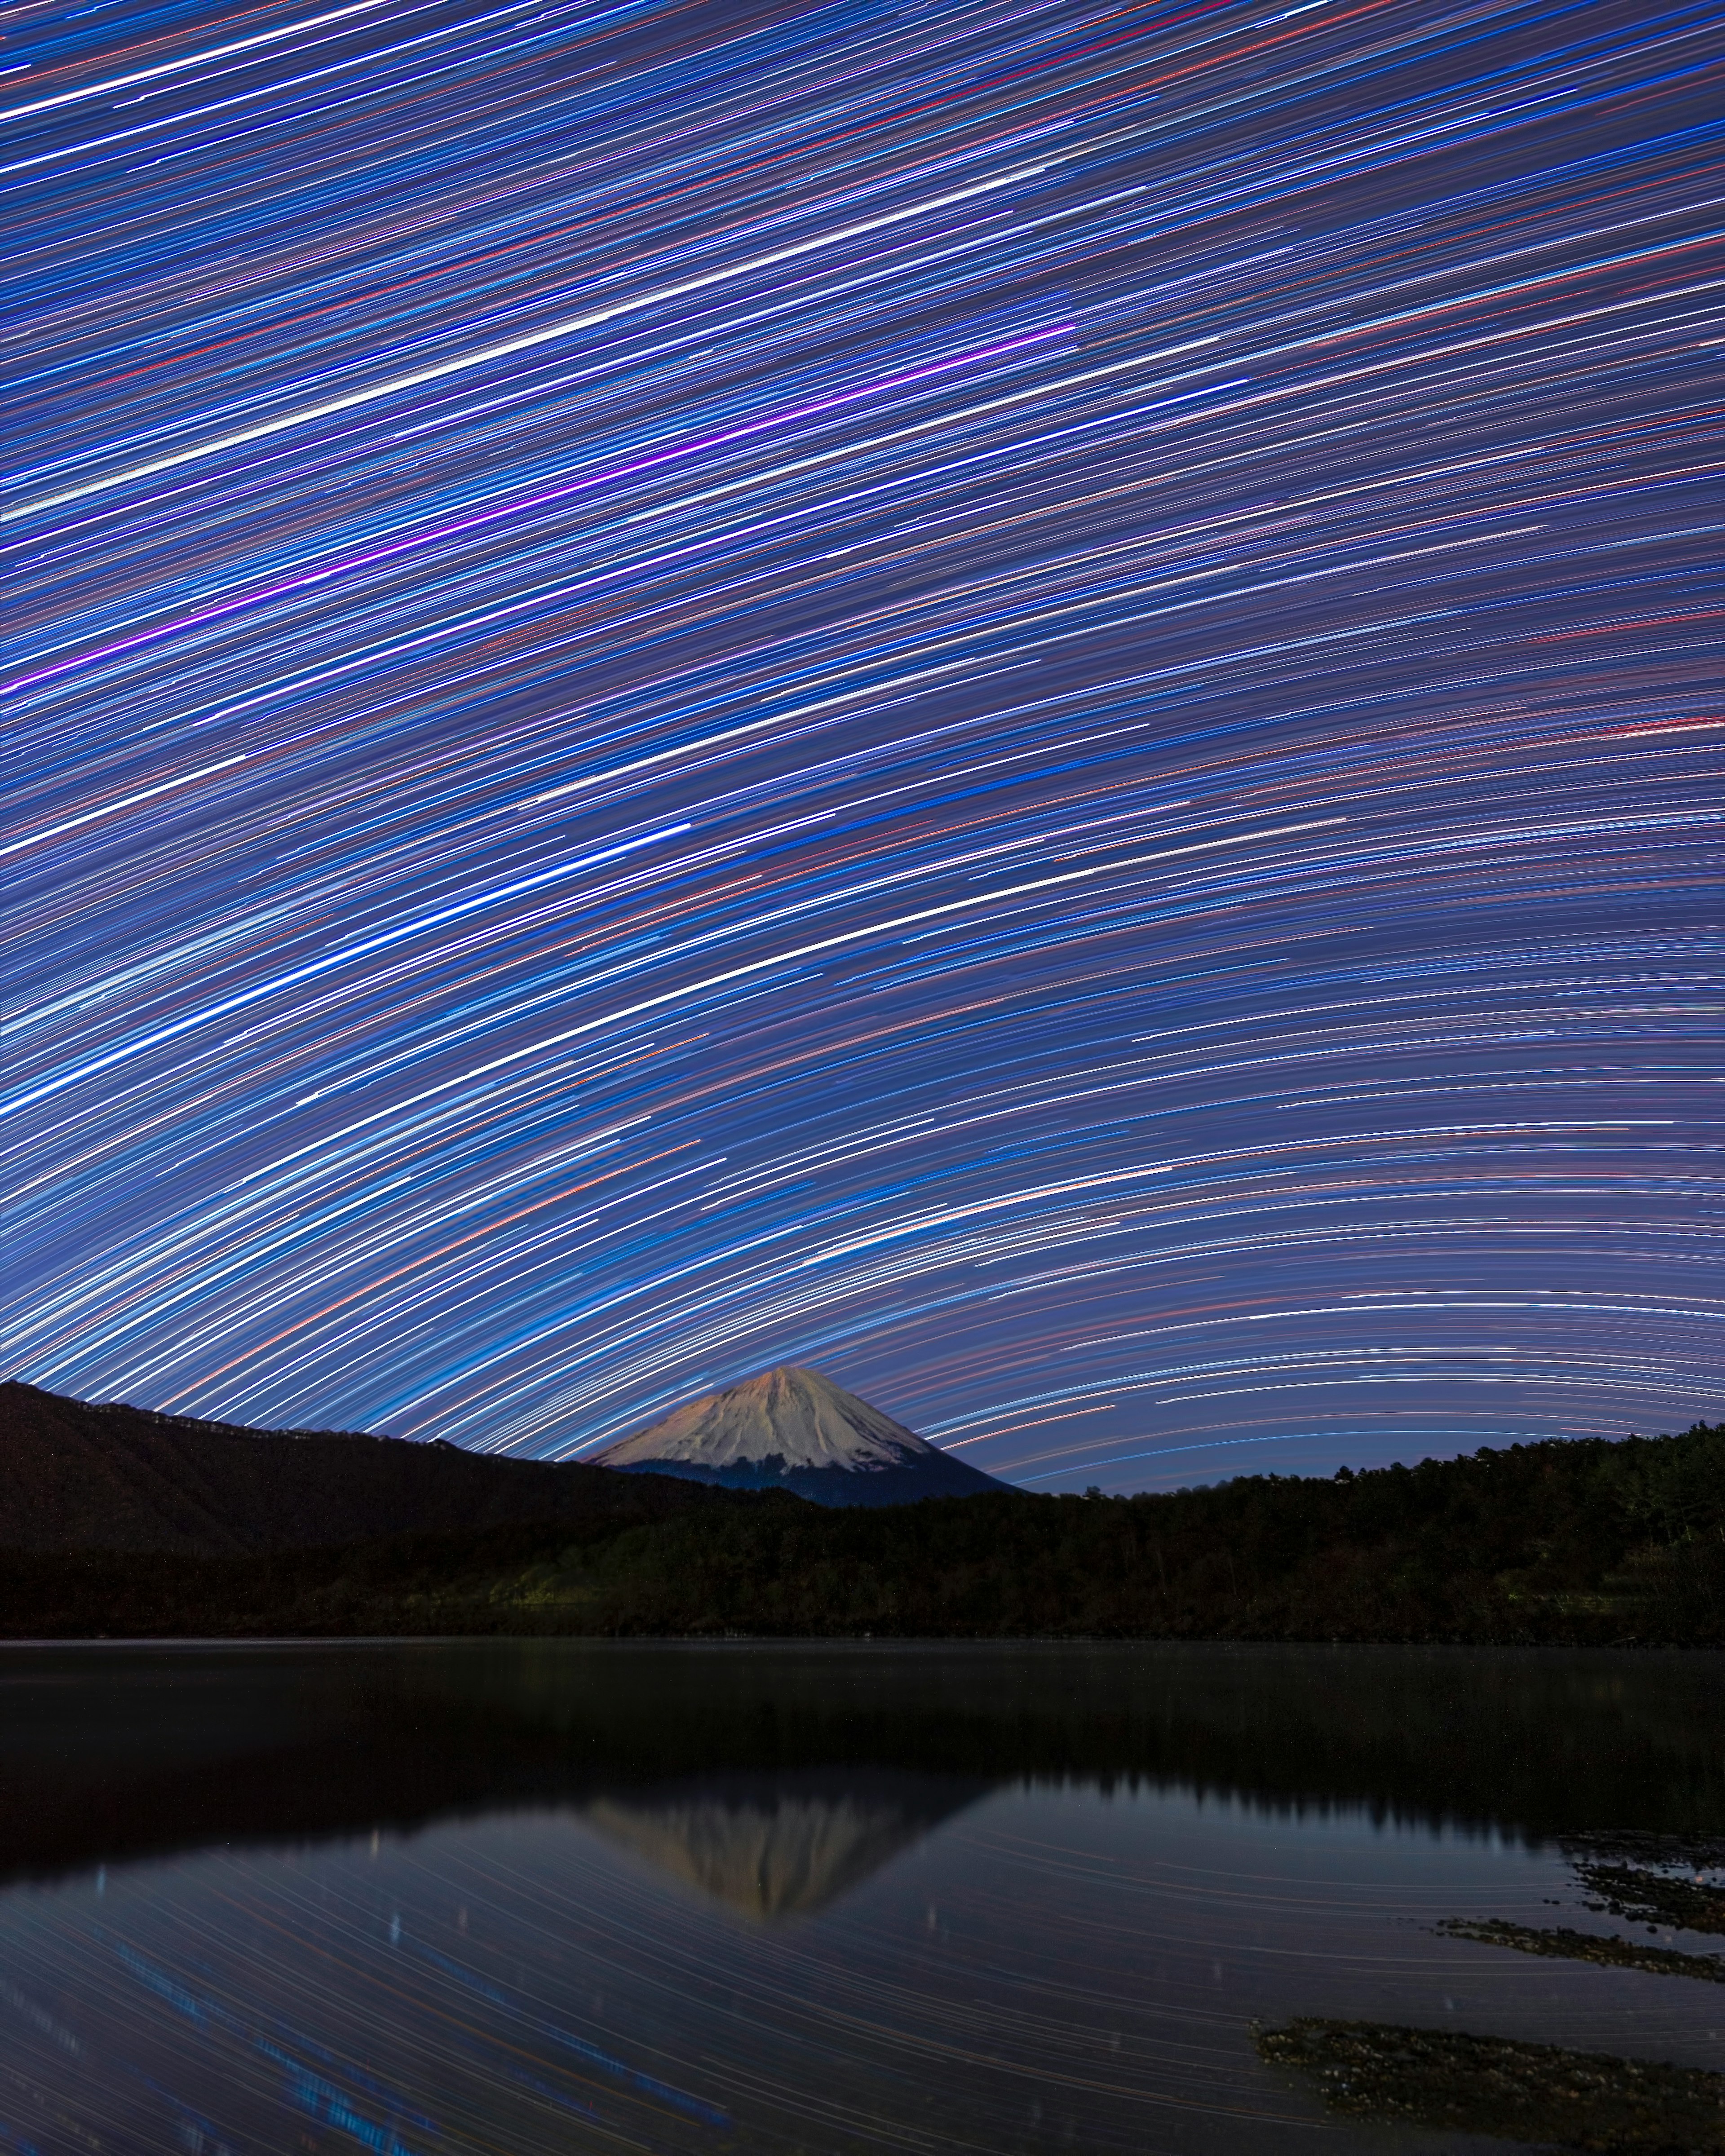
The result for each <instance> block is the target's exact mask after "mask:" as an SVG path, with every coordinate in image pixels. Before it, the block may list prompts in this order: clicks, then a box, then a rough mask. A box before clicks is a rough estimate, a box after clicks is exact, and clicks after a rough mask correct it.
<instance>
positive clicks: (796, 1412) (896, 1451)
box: [594, 1366, 935, 1474]
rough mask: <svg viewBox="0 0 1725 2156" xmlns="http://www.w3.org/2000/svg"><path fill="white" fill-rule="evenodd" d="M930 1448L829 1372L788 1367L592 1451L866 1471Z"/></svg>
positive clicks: (630, 1462)
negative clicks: (603, 1447)
mask: <svg viewBox="0 0 1725 2156" xmlns="http://www.w3.org/2000/svg"><path fill="white" fill-rule="evenodd" d="M934 1449H935V1448H934V1447H933V1446H932V1445H929V1444H927V1443H925V1441H924V1440H922V1438H920V1437H918V1436H917V1435H916V1432H915V1430H906V1428H905V1426H904V1424H902V1423H901V1422H895V1421H894V1420H893V1419H892V1417H891V1415H889V1414H882V1413H881V1411H880V1409H879V1408H873V1407H870V1405H869V1404H868V1402H867V1401H866V1400H861V1399H858V1398H857V1396H856V1394H855V1393H847V1392H846V1391H845V1389H844V1387H843V1386H842V1385H835V1384H834V1383H833V1381H832V1379H831V1378H823V1377H822V1376H821V1375H820V1374H819V1372H818V1371H814V1370H798V1369H796V1368H791V1367H788V1366H787V1367H786V1368H783V1369H778V1370H765V1371H762V1373H761V1374H760V1375H759V1376H758V1377H755V1378H745V1379H744V1380H743V1382H742V1383H741V1384H740V1385H727V1386H726V1387H725V1389H723V1391H721V1392H716V1393H705V1394H702V1395H701V1398H700V1399H694V1400H690V1401H689V1402H687V1404H685V1405H684V1406H682V1407H680V1408H678V1409H676V1410H675V1413H674V1414H669V1415H667V1416H666V1417H665V1419H664V1421H663V1422H656V1423H655V1424H652V1426H651V1427H650V1428H649V1429H647V1430H637V1431H636V1432H635V1434H634V1436H632V1437H626V1438H624V1440H622V1441H621V1443H619V1444H617V1445H611V1446H609V1447H608V1449H607V1450H605V1451H603V1452H601V1453H598V1454H596V1455H594V1457H595V1459H596V1460H598V1462H600V1463H601V1464H603V1466H607V1467H635V1466H645V1465H646V1464H647V1462H648V1461H649V1460H686V1461H690V1462H695V1463H698V1464H699V1465H700V1466H703V1467H712V1468H721V1467H735V1466H741V1465H742V1464H744V1463H748V1464H751V1465H753V1464H756V1463H758V1462H760V1461H762V1460H773V1459H778V1460H783V1462H784V1464H785V1466H786V1467H787V1468H793V1467H841V1468H845V1469H846V1470H848V1471H850V1472H851V1473H852V1474H856V1473H863V1474H866V1473H868V1472H869V1471H870V1470H871V1469H873V1470H876V1471H879V1470H880V1469H883V1468H891V1467H906V1466H910V1465H911V1463H912V1462H913V1461H914V1460H916V1459H918V1458H919V1457H921V1456H922V1455H927V1454H929V1453H932V1451H933V1450H934Z"/></svg>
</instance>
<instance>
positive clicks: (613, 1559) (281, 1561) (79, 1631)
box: [0, 1424, 1725, 1645]
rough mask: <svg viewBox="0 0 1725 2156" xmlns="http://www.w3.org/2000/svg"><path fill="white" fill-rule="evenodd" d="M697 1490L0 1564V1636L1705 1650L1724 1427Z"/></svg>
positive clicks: (1719, 1547)
mask: <svg viewBox="0 0 1725 2156" xmlns="http://www.w3.org/2000/svg"><path fill="white" fill-rule="evenodd" d="M632 1479H633V1480H634V1481H635V1483H636V1485H637V1486H638V1487H639V1486H640V1485H641V1484H642V1483H649V1484H650V1483H651V1482H653V1481H657V1480H658V1479H659V1478H656V1477H646V1476H643V1477H637V1478H632ZM703 1494H704V1495H706V1496H710V1498H711V1501H709V1502H706V1503H702V1504H700V1505H697V1506H694V1507H680V1508H679V1509H677V1510H675V1512H669V1513H667V1514H665V1516H662V1517H658V1518H649V1519H647V1520H644V1521H640V1522H639V1523H631V1524H620V1523H619V1522H618V1520H617V1519H616V1518H615V1517H590V1518H588V1519H586V1520H585V1521H581V1522H577V1521H572V1520H570V1519H567V1518H565V1519H562V1520H557V1521H552V1522H540V1523H526V1524H513V1525H511V1524H504V1525H499V1526H495V1527H488V1528H485V1529H481V1530H477V1531H473V1532H440V1533H427V1532H418V1533H411V1534H403V1535H397V1536H394V1537H389V1538H388V1539H386V1540H382V1541H375V1542H371V1543H359V1544H354V1545H350V1546H349V1547H347V1548H341V1549H328V1548H324V1549H302V1550H295V1551H280V1550H278V1551H275V1552H270V1553H260V1554H258V1555H255V1556H252V1557H244V1558H198V1557H191V1556H182V1555H167V1554H157V1555H152V1554H131V1555H122V1554H112V1553H102V1552H100V1551H74V1552H69V1553H14V1554H13V1555H11V1556H10V1557H9V1558H8V1563H7V1564H6V1566H5V1568H3V1573H0V1635H5V1636H8V1637H11V1638H20V1637H35V1638H67V1637H80V1636H85V1637H87V1636H90V1635H106V1636H110V1637H127V1636H132V1637H136V1636H140V1635H144V1636H156V1637H167V1636H176V1635H177V1636H204V1637H208V1636H218V1635H230V1636H258V1635H270V1634H274V1635H307V1636H328V1635H356V1634H360V1635H363V1634H371V1635H382V1634H418V1635H426V1634H439V1633H444V1634H449V1633H485V1632H494V1633H567V1634H583V1635H602V1636H603V1635H687V1634H696V1635H701V1634H706V1635H721V1634H724V1633H727V1632H736V1633H749V1634H757V1635H780V1636H788V1635H815V1636H823V1635H824V1636H841V1635H859V1634H873V1635H886V1636H892V1635H896V1636H901V1637H953V1638H1003V1637H1014V1636H1019V1637H1023V1636H1033V1637H1034V1636H1055V1637H1060V1636H1064V1637H1086V1636H1087V1637H1096V1638H1162V1639H1192V1640H1197V1639H1224V1640H1225V1639H1238V1640H1384V1641H1395V1640H1407V1641H1414V1640H1422V1641H1445V1640H1453V1641H1474V1642H1481V1643H1484V1642H1498V1643H1506V1644H1507V1643H1517V1642H1525V1643H1529V1644H1533V1643H1542V1642H1543V1643H1550V1644H1570V1645H1610V1644H1637V1645H1656V1644H1667V1645H1671V1644H1675V1645H1700V1644H1720V1643H1725V1425H1714V1426H1709V1425H1707V1424H1697V1425H1696V1426H1695V1427H1694V1428H1693V1429H1692V1430H1689V1431H1688V1432H1686V1434H1685V1435H1681V1436H1678V1437H1660V1438H1638V1437H1631V1438H1629V1439H1626V1440H1622V1441H1620V1442H1616V1443H1613V1442H1608V1441H1606V1440H1570V1441H1562V1442H1551V1443H1546V1444H1540V1445H1515V1446H1512V1447H1510V1448H1509V1449H1508V1450H1502V1451H1492V1450H1487V1451H1481V1452H1477V1453H1475V1454H1472V1455H1470V1456H1468V1457H1466V1458H1465V1459H1461V1460H1427V1461H1425V1462H1422V1463H1421V1465H1420V1466H1417V1467H1413V1468H1407V1467H1402V1466H1394V1467H1389V1468H1386V1469H1383V1470H1379V1471H1373V1472H1370V1473H1365V1474H1359V1475H1353V1474H1350V1473H1349V1472H1348V1471H1347V1470H1346V1469H1343V1470H1342V1471H1340V1472H1339V1473H1338V1474H1337V1476H1335V1477H1334V1478H1333V1479H1332V1480H1330V1481H1321V1480H1318V1479H1316V1478H1303V1477H1297V1476H1242V1477H1241V1478H1240V1479H1239V1480H1238V1481H1231V1482H1226V1483H1222V1484H1219V1485H1218V1486H1214V1487H1210V1488H1206V1489H1196V1490H1184V1491H1177V1492H1175V1493H1173V1494H1172V1495H1168V1496H1137V1497H1130V1498H1111V1497H1105V1496H1101V1494H1100V1493H1099V1492H1093V1493H1091V1495H1089V1496H1084V1497H1052V1496H1029V1495H1027V1494H1024V1493H1023V1492H1018V1491H1014V1492H1010V1493H1003V1494H1001V1495H999V1496H979V1497H965V1498H942V1499H935V1500H931V1501H927V1502H924V1503H922V1504H918V1505H907V1506H904V1507H894V1508H889V1509H883V1510H880V1511H874V1510H861V1509H860V1510H847V1511H834V1510H828V1509H824V1508H822V1507H816V1506H814V1505H810V1504H806V1503H804V1502H803V1501H801V1500H800V1499H798V1498H794V1497H790V1496H781V1495H778V1494H771V1495H767V1496H745V1495H735V1496H733V1495H731V1494H729V1493H721V1492H711V1493H703Z"/></svg>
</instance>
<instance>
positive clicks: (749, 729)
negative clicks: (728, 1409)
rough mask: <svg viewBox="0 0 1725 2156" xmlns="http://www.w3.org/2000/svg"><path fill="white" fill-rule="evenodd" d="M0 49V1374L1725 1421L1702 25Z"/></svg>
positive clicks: (36, 22)
mask: <svg viewBox="0 0 1725 2156" xmlns="http://www.w3.org/2000/svg"><path fill="white" fill-rule="evenodd" d="M15 23H16V33H15V36H14V38H13V44H12V46H11V49H10V51H9V53H8V55H7V61H8V64H7V65H6V67H5V69H4V71H3V72H0V103H3V108H4V113H3V116H4V156H3V164H4V172H3V184H4V185H5V187H7V189H8V206H9V208H10V212H11V216H12V221H13V228H14V230H15V231H18V232H20V233H21V234H23V238H22V239H20V241H19V242H18V245H17V246H16V248H15V249H14V251H13V256H12V259H11V262H10V264H9V266H8V268H7V269H6V270H5V272H4V273H3V274H4V276H5V279H6V282H7V287H8V290H7V300H8V306H7V314H8V320H9V321H10V322H11V323H12V325H13V340H12V357H11V359H10V362H9V375H10V382H11V388H10V394H9V397H8V403H9V406H10V410H11V418H12V427H11V430H10V431H11V434H12V440H13V452H14V462H15V465H16V466H17V469H16V470H15V471H14V474H13V484H12V487H11V489H10V492H9V495H8V500H7V504H6V506H5V509H4V512H3V524H0V544H3V547H4V550H5V564H6V567H5V574H6V578H7V583H8V593H9V596H10V607H9V613H10V618H11V624H12V634H11V636H10V639H8V646H9V649H8V689H7V702H6V707H5V708H6V718H5V721H4V725H5V729H6V741H7V751H8V754H7V761H8V771H9V783H8V817H7V819H6V828H5V830H4V833H3V835H0V864H3V867H4V870H5V875H6V881H7V886H8V925H9V936H8V945H9V952H8V977H9V978H8V988H7V991H6V996H5V1013H4V1045H5V1055H4V1067H3V1074H0V1075H3V1083H4V1093H3V1097H0V1151H3V1155H4V1173H5V1177H6V1183H7V1188H8V1197H7V1202H6V1208H5V1218H6V1240H5V1277H4V1287H5V1323H4V1328H3V1336H0V1337H3V1338H4V1341H5V1343H6V1347H5V1363H4V1373H5V1374H8V1375H12V1376H18V1377H22V1378H28V1379H29V1380H30V1381H32V1382H33V1383H38V1384H42V1385H46V1386H49V1387H51V1388H53V1389H55V1390H58V1391H62V1392H69V1393H75V1394H80V1396H82V1397H85V1398H88V1399H131V1400H134V1401H136V1402H138V1403H140V1404H146V1405H149V1406H154V1407H159V1408H165V1409H173V1410H175V1411H177V1412H180V1413H185V1414H205V1415H213V1416H219V1417H222V1418H225V1419H231V1420H236V1421H246V1422H251V1423H255V1424H278V1425H295V1426H306V1425H311V1424H325V1425H333V1426H338V1427H347V1428H362V1429H372V1430H389V1431H392V1432H394V1433H397V1434H399V1435H409V1436H419V1437H432V1436H440V1437H444V1438H447V1439H449V1440H453V1441H454V1442H456V1443H459V1444H462V1445H472V1446H477V1447H480V1448H482V1449H486V1450H497V1451H504V1452H516V1453H520V1454H523V1455H547V1456H566V1455H577V1454H578V1453H580V1452H582V1451H583V1450H587V1449H588V1448H589V1447H592V1446H594V1445H599V1444H601V1443H603V1442H606V1441H608V1440H612V1439H614V1438H615V1437H616V1436H617V1435H619V1434H620V1433H621V1432H623V1431H624V1430H627V1429H629V1428H630V1427H632V1426H634V1425H635V1424H639V1423H641V1422H643V1421H645V1420H647V1419H649V1418H651V1417H654V1416H655V1415H658V1414H662V1413H665V1412H666V1411H667V1410H668V1409H670V1408H671V1407H672V1406H674V1405H675V1404H677V1403H678V1402H679V1401H680V1400H681V1399H685V1398H686V1397H688V1396H689V1395H690V1394H693V1393H696V1392H699V1391H701V1390H704V1389H707V1388H709V1387H711V1386H714V1385H717V1384H722V1383H730V1382H732V1381H734V1380H736V1379H737V1378H742V1377H743V1376H746V1375H747V1374H748V1373H751V1372H752V1371H754V1370H757V1369H759V1368H763V1367H765V1366H767V1365H768V1364H770V1363H778V1362H796V1363H809V1364H812V1365H814V1366H815V1367H816V1368H821V1369H823V1370H824V1371H826V1372H827V1373H829V1374H830V1375H831V1376H833V1377H834V1378H837V1379H838V1380H839V1382H840V1383H843V1384H845V1385H846V1386H848V1387H850V1389H853V1390H855V1391H857V1392H860V1393H861V1394H864V1395H865V1397H866V1398H868V1399H872V1400H875V1401H876V1402H877V1403H878V1404H880V1405H881V1406H882V1407H884V1408H886V1409H888V1410H889V1411H890V1412H891V1413H892V1414H895V1415H896V1416H898V1417H900V1418H901V1419H903V1420H905V1421H906V1422H909V1423H910V1424H912V1426H914V1427H916V1428H917V1429H919V1430H922V1431H923V1432H924V1434H925V1435H928V1436H930V1437H931V1438H932V1439H934V1440H936V1441H937V1442H939V1443H943V1444H947V1445H961V1446H963V1448H965V1450H963V1455H962V1456H963V1457H964V1458H966V1459H968V1460H971V1461H972V1462H973V1463H974V1464H975V1465H977V1466H982V1467H985V1468H987V1469H988V1471H991V1472H993V1473H995V1474H998V1475H1001V1476H1004V1477H1005V1478H1007V1479H1009V1480H1010V1481H1016V1482H1020V1483H1023V1484H1024V1485H1025V1486H1029V1487H1032V1488H1037V1489H1045V1490H1047V1489H1061V1488H1066V1489H1077V1488H1081V1487H1084V1486H1087V1485H1090V1484H1092V1483H1096V1484H1100V1485H1101V1486H1103V1487H1104V1488H1106V1489H1113V1490H1127V1489H1134V1488H1141V1487H1142V1488H1154V1487H1159V1486H1171V1485H1173V1484H1177V1483H1179V1482H1183V1481H1201V1480H1207V1479H1210V1478H1212V1477H1214V1476H1219V1475H1225V1474H1230V1473H1235V1472H1240V1471H1264V1470H1270V1469H1274V1470H1277V1471H1322V1472H1328V1471H1332V1469H1333V1468H1334V1467H1336V1466H1337V1465H1338V1464H1341V1463H1343V1462H1347V1463H1349V1464H1352V1465H1353V1466H1366V1465H1372V1464H1376V1463H1379V1462H1383V1461H1387V1460H1391V1459H1404V1460H1410V1459H1414V1458H1417V1457H1419V1456H1421V1455H1425V1454H1427V1453H1434V1452H1435V1453H1450V1452H1455V1451H1458V1450H1466V1449H1471V1447H1473V1446H1474V1445H1479V1444H1483V1443H1503V1442H1509V1441H1514V1440H1519V1439H1524V1438H1540V1437H1546V1436H1552V1435H1584V1434H1594V1433H1599V1434H1605V1435H1620V1434H1622V1433H1623V1432H1624V1431H1625V1430H1629V1429H1631V1428H1635V1429H1640V1430H1653V1429H1661V1428H1663V1429H1670V1428H1679V1427H1682V1426H1683V1425H1685V1424H1687V1423H1689V1422H1692V1421H1693V1420H1695V1419H1697V1418H1698V1417H1702V1416H1709V1417H1711V1416H1712V1415H1714V1414H1717V1413H1718V1412H1719V1410H1720V1408H1721V1399H1720V1379H1721V1375H1722V1372H1721V1358H1720V1353H1719V1342H1720V1324H1719V1321H1720V1318H1721V1315H1722V1312H1725V1296H1722V1293H1721V1286H1722V1283H1721V1277H1720V1262H1719V1260H1720V1249H1721V1245H1720V1241H1719V1235H1718V1212H1719V1208H1718V1176H1717V1163H1718V1158H1719V1155H1718V1132H1717V1118H1716V1116H1715V1115H1714V1112H1713V1107H1714V1103H1715V1102H1716V1101H1717V1086H1718V1085H1719V1082H1720V1079H1719V1073H1720V1070H1721V1069H1722V1065H1721V1062H1720V1056H1719V1039H1720V1025H1719V998H1718V988H1719V976H1720V945H1719V936H1718V930H1719V908H1718V896H1717V893H1718V865H1719V853H1718V842H1719V826H1720V822H1721V818H1722V813H1725V812H1722V808H1721V805H1720V792H1719V783H1718V772H1719V762H1718V758H1719V750H1720V747H1721V745H1722V742H1725V706H1722V705H1721V704H1720V703H1719V701H1718V700H1717V680H1718V669H1717V649H1718V645H1717V627H1716V624H1717V589H1718V587H1717V572H1716V565H1717V551H1718V536H1719V531H1720V528H1721V524H1722V521H1725V520H1722V518H1721V516H1720V511H1719V501H1720V496H1719V492H1718V462H1719V458H1718V444H1719V442H1720V441H1721V439H1725V435H1722V433H1721V429H1720V425H1719V417H1718V410H1717V406H1718V397H1717V382H1718V378H1719V377H1718V362H1719V356H1720V349H1719V326H1720V323H1721V319H1722V308H1721V300H1722V294H1725V278H1722V274H1721V268H1720V250H1719V247H1718V227H1719V223H1720V220H1719V216H1718V208H1719V205H1718V201H1717V185H1716V173H1717V167H1716V166H1715V165H1714V164H1713V162H1712V156H1713V152H1714V151H1715V149H1716V146H1717V113H1718V111H1719V109H1720V83H1719V79H1718V78H1719V69H1718V63H1717V19H1716V18H1715V16H1714V14H1713V11H1712V9H1710V8H1703V7H1701V6H1695V5H1678V6H1673V7H1668V8H1666V7H1661V6H1659V5H1657V4H1655V5H1653V6H1651V7H1650V6H1642V7H1634V8H1632V7H1630V6H1628V5H1624V4H1608V5H1600V4H1581V5H1574V6H1570V5H1542V6H1531V5H1507V4H1485V5H1466V4H1451V0H1419V4H1414V0H1364V3H1363V4H1352V0H1306V4H1303V5H1299V6H1295V7H1292V8H1288V7H1283V6H1279V5H1277V6H1265V5H1260V4H1254V0H1213V3H1212V4H1198V5H1166V6H1164V5H1153V6H1146V7H1117V6H1106V5H1100V4H1099V5H1084V4H1077V0H1055V4H1046V5H1044V4H1036V0H1027V4H1023V5H1016V4H997V5H992V6H974V5H963V4H961V5H954V6H944V5H940V4H932V5H928V6H923V7H915V8H906V7H902V6H896V5H887V4H885V0H839V4H832V5H801V4H796V0H788V3H787V0H779V4H761V0H725V4H722V5H713V4H707V0H694V4H688V5H676V4H670V0H625V4H623V5H619V6H613V7H607V6H603V5H600V4H593V0H585V3H584V4H581V5H565V4H559V3H558V0H550V3H549V4H546V0H517V4H513V5H506V6H498V7H490V6H486V5H484V4H482V0H466V4H463V5H451V4H448V0H426V4H413V0H350V4H346V5H341V6H336V7H325V8H317V7H316V6H311V7H308V6H306V5H305V4H303V0H302V4H300V5H298V6H295V7H287V6H283V5H280V4H276V0H265V4H263V5H259V6H255V7H243V6H240V5H238V4H234V5H230V6H228V7H227V8H218V7H213V6H208V5H187V4H182V3H181V0H162V4H152V0H125V4H123V5H122V4H113V3H111V0H110V4H98V5H95V6H92V7H83V8H77V9H75V10H66V11H59V10H56V9H49V8H42V9H37V10H32V9H30V8H28V7H26V8H22V9H20V10H19V11H18V14H17V16H16V18H15Z"/></svg>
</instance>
